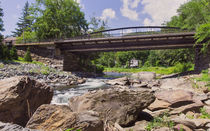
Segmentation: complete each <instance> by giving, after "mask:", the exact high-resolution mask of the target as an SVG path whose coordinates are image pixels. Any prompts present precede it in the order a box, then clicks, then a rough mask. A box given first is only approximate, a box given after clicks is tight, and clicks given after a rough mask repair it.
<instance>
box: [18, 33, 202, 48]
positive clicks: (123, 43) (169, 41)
mask: <svg viewBox="0 0 210 131" xmlns="http://www.w3.org/2000/svg"><path fill="white" fill-rule="evenodd" d="M194 34H195V32H184V33H170V34H151V35H140V36H139V35H136V36H135V35H134V36H133V35H132V36H121V37H104V38H84V39H68V40H61V41H51V42H40V43H26V44H16V45H15V46H53V47H55V48H56V49H59V50H60V52H64V51H68V52H93V51H99V52H100V51H103V52H104V51H124V50H148V49H175V48H192V47H193V46H194V43H195V40H194ZM199 46H201V45H199Z"/></svg>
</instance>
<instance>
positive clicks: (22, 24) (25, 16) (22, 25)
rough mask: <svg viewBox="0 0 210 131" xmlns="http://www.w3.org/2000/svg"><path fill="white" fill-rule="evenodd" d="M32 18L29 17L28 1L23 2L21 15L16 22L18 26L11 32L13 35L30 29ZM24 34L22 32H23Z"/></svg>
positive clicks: (18, 34)
mask: <svg viewBox="0 0 210 131" xmlns="http://www.w3.org/2000/svg"><path fill="white" fill-rule="evenodd" d="M32 21H33V20H32V19H31V17H30V10H29V3H28V1H27V2H26V3H25V6H24V8H23V10H22V16H21V17H20V18H19V21H18V22H17V26H18V28H15V31H14V32H12V33H13V35H14V36H21V35H22V34H23V33H24V32H25V31H27V32H31V31H32V29H31V28H32ZM23 35H24V34H23Z"/></svg>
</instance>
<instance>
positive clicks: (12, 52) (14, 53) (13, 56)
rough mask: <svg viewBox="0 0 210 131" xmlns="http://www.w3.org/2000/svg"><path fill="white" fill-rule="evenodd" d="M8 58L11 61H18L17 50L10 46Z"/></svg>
mask: <svg viewBox="0 0 210 131" xmlns="http://www.w3.org/2000/svg"><path fill="white" fill-rule="evenodd" d="M9 52H10V57H11V59H12V60H17V59H18V55H17V49H16V48H15V47H14V46H12V48H11V49H10V51H9Z"/></svg>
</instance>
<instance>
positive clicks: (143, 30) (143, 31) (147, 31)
mask: <svg viewBox="0 0 210 131" xmlns="http://www.w3.org/2000/svg"><path fill="white" fill-rule="evenodd" d="M182 32H190V31H189V30H186V29H181V28H179V27H166V26H137V27H124V28H115V29H107V30H102V31H97V32H89V33H85V34H84V35H80V36H77V37H71V38H61V39H45V40H42V39H39V40H37V39H25V40H24V41H21V40H16V41H14V42H15V44H24V43H44V42H58V41H63V40H81V39H94V38H109V37H127V36H143V35H153V34H169V33H182Z"/></svg>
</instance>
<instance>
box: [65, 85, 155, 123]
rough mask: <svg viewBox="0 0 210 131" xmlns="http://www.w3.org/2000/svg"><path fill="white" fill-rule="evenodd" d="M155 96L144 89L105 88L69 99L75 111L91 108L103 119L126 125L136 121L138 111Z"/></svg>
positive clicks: (146, 105)
mask: <svg viewBox="0 0 210 131" xmlns="http://www.w3.org/2000/svg"><path fill="white" fill-rule="evenodd" d="M154 100H155V97H154V95H153V92H152V91H150V90H145V89H139V88H138V89H116V88H112V89H106V90H98V91H93V92H88V93H86V94H84V95H82V96H77V97H73V98H71V99H70V102H69V105H70V108H71V109H72V110H73V111H75V112H82V111H87V110H93V111H96V112H98V113H99V115H100V118H101V119H102V120H104V121H112V122H114V123H115V122H116V123H118V124H119V125H121V126H127V125H129V124H131V123H133V122H135V121H136V119H137V117H138V114H139V112H140V111H142V110H143V109H145V108H146V107H148V106H149V105H150V104H151V103H152V102H153V101H154Z"/></svg>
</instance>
